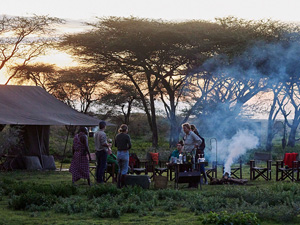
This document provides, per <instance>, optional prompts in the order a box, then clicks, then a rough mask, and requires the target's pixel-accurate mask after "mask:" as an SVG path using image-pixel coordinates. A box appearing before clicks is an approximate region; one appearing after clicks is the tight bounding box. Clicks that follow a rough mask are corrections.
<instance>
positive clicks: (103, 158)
mask: <svg viewBox="0 0 300 225" xmlns="http://www.w3.org/2000/svg"><path fill="white" fill-rule="evenodd" d="M96 156H97V172H96V178H97V183H103V182H104V180H103V178H104V172H105V169H106V162H107V152H106V151H98V152H97V153H96Z"/></svg>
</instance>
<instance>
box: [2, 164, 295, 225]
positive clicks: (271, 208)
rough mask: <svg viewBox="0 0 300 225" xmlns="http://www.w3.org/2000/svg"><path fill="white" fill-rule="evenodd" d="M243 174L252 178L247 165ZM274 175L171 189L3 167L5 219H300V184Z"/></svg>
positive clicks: (151, 221) (73, 221)
mask: <svg viewBox="0 0 300 225" xmlns="http://www.w3.org/2000/svg"><path fill="white" fill-rule="evenodd" d="M65 167H67V165H65ZM221 176H222V174H221V169H219V174H218V177H219V178H220V177H221ZM243 176H244V177H243V178H246V179H249V167H248V166H247V165H245V166H244V167H243ZM272 176H273V180H271V181H268V182H267V181H264V180H263V179H261V178H260V179H259V180H257V181H252V182H250V181H248V184H247V185H245V186H239V185H218V186H213V185H203V186H202V190H200V189H190V188H187V185H186V184H181V185H180V187H179V190H175V189H174V183H173V182H169V184H168V189H165V190H155V189H154V188H153V183H151V188H150V189H149V190H143V189H141V188H138V187H128V188H124V189H121V190H120V189H117V188H116V186H115V184H111V183H110V182H109V183H107V184H104V185H95V184H93V186H92V187H89V186H87V184H86V181H84V180H82V181H79V182H78V184H77V186H73V185H71V174H70V173H69V172H56V171H52V172H49V171H48V172H47V171H40V172H39V171H36V172H29V171H14V172H5V173H4V172H0V215H1V220H0V224H230V223H229V222H232V224H297V223H299V224H300V218H299V213H300V212H299V210H300V186H299V184H298V183H292V182H288V181H286V182H276V181H275V171H273V174H272ZM224 221H225V222H224ZM226 221H227V222H226Z"/></svg>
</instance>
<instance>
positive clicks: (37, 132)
mask: <svg viewBox="0 0 300 225" xmlns="http://www.w3.org/2000/svg"><path fill="white" fill-rule="evenodd" d="M35 127H36V134H37V138H38V142H39V150H40V157H41V163H42V168H43V169H44V162H43V157H42V150H41V142H40V137H39V131H38V127H37V125H36V126H35ZM42 136H43V128H42Z"/></svg>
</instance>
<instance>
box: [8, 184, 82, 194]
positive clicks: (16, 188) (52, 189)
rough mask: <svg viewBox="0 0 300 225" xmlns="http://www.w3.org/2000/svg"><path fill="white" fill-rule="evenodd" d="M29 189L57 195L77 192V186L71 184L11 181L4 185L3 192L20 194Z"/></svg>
mask: <svg viewBox="0 0 300 225" xmlns="http://www.w3.org/2000/svg"><path fill="white" fill-rule="evenodd" d="M29 191H34V192H36V193H43V194H46V195H55V196H57V197H69V196H71V195H74V194H76V193H77V188H76V187H75V186H74V185H71V184H67V185H65V184H55V185H47V184H36V183H23V182H19V183H12V184H11V185H7V186H6V187H5V193H6V194H11V195H21V194H24V193H27V192H29Z"/></svg>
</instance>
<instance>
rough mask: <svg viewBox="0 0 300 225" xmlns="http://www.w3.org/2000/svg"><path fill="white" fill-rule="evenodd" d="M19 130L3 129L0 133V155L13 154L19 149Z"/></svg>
mask: <svg viewBox="0 0 300 225" xmlns="http://www.w3.org/2000/svg"><path fill="white" fill-rule="evenodd" d="M20 132H21V130H20V128H19V127H17V126H16V127H5V128H4V129H3V130H2V131H0V154H8V153H11V154H13V153H15V152H14V151H16V150H17V149H18V148H19V147H20Z"/></svg>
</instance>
